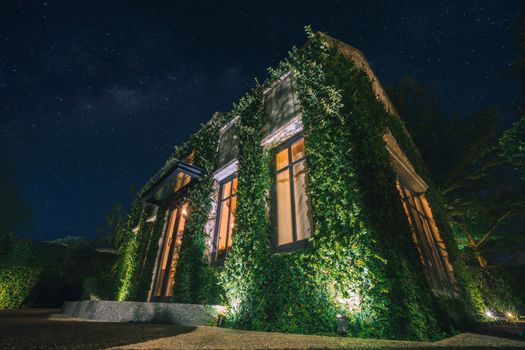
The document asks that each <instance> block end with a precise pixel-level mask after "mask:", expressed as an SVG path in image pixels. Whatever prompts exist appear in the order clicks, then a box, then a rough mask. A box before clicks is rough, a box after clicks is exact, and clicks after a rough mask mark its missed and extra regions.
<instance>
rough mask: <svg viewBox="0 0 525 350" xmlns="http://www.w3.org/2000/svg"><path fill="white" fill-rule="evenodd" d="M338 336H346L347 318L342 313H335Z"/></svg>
mask: <svg viewBox="0 0 525 350" xmlns="http://www.w3.org/2000/svg"><path fill="white" fill-rule="evenodd" d="M336 334H337V335H338V336H342V337H344V336H346V335H347V334H348V318H347V317H346V316H344V315H340V314H338V315H337V330H336Z"/></svg>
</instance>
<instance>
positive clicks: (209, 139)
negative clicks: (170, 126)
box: [173, 117, 225, 304]
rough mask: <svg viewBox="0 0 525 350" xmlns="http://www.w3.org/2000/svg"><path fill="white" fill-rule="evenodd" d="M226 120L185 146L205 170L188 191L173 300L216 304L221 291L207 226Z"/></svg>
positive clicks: (211, 124) (215, 122)
mask: <svg viewBox="0 0 525 350" xmlns="http://www.w3.org/2000/svg"><path fill="white" fill-rule="evenodd" d="M224 121H225V120H224V118H223V117H217V118H214V119H212V120H211V121H210V122H209V123H208V124H206V125H205V126H204V127H203V128H201V129H200V130H199V132H197V133H196V134H194V135H193V136H192V138H191V139H190V140H189V142H188V144H187V145H186V147H185V149H186V153H185V154H184V155H182V154H181V156H180V157H181V158H182V157H183V156H185V155H187V154H188V153H189V152H190V151H191V150H194V151H195V159H194V165H195V166H197V167H199V168H201V169H202V170H203V174H204V176H203V178H202V179H200V180H199V181H198V183H196V184H193V186H191V187H190V188H189V190H188V194H187V196H186V197H185V201H186V202H187V203H189V207H188V218H187V220H186V222H185V225H184V235H183V236H182V246H181V253H180V256H179V260H178V263H177V270H176V276H175V283H174V286H173V300H174V301H177V302H184V303H202V304H217V303H219V302H220V294H221V291H220V288H219V285H218V283H217V274H216V271H214V270H213V268H212V267H211V266H210V264H209V257H208V256H207V254H206V252H207V243H208V240H209V238H210V237H208V235H207V234H206V232H205V230H204V226H205V225H206V223H207V222H208V215H209V212H210V205H211V200H212V198H211V193H212V192H213V171H214V166H215V163H216V153H217V145H218V136H219V129H220V127H221V126H223V124H224Z"/></svg>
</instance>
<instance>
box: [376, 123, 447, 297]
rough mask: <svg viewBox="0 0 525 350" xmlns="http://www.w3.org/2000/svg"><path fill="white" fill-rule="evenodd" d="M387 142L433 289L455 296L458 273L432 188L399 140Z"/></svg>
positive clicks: (413, 234)
mask: <svg viewBox="0 0 525 350" xmlns="http://www.w3.org/2000/svg"><path fill="white" fill-rule="evenodd" d="M384 139H385V141H386V147H387V150H388V152H389V153H390V158H391V161H392V167H393V168H394V172H395V173H396V175H397V189H398V190H399V194H400V196H401V200H402V203H403V208H404V210H405V214H406V216H407V220H408V223H409V226H410V229H411V231H412V240H413V241H414V244H415V246H416V249H417V251H418V253H419V259H420V260H421V263H422V264H423V266H424V269H425V274H426V275H427V279H428V281H429V284H430V287H431V288H432V290H433V291H434V292H436V293H439V294H445V295H453V294H454V292H455V286H456V282H455V278H454V272H453V269H452V265H451V264H450V261H449V258H448V252H447V248H446V246H445V242H443V240H442V239H441V235H440V233H439V229H438V227H437V225H436V222H435V220H434V215H433V213H432V209H431V208H430V204H429V202H428V199H427V196H426V192H427V190H428V186H427V184H426V183H425V181H424V180H423V179H422V178H421V177H420V176H419V175H418V174H417V172H416V171H415V169H414V167H413V166H412V164H411V163H410V161H409V160H408V158H407V156H406V155H405V154H404V153H403V151H402V150H401V148H400V147H399V145H398V144H397V141H396V140H395V138H394V137H393V136H392V135H391V134H389V133H388V134H385V135H384Z"/></svg>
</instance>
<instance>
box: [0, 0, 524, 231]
mask: <svg viewBox="0 0 525 350" xmlns="http://www.w3.org/2000/svg"><path fill="white" fill-rule="evenodd" d="M71 3H76V2H71V1H67V2H55V1H45V2H37V1H31V2H30V1H27V2H26V1H20V2H18V1H2V2H1V4H0V43H1V44H0V108H1V110H0V126H1V128H0V148H1V149H2V151H3V152H6V153H7V155H8V160H2V161H3V162H4V165H5V166H8V167H9V171H10V176H12V178H13V179H14V180H15V181H16V182H17V184H18V186H19V187H20V188H21V189H22V193H23V195H24V197H25V198H26V200H27V202H28V204H29V205H30V207H31V208H32V209H33V221H32V223H31V225H29V226H28V227H26V228H25V231H24V232H21V233H22V234H25V235H30V236H32V237H37V238H42V239H52V238H56V237H61V236H65V235H88V236H89V235H91V236H92V235H94V232H95V228H96V227H97V226H100V225H101V223H102V222H103V216H104V214H105V213H106V212H107V211H108V210H109V208H110V207H111V206H112V205H113V204H115V203H117V202H119V203H122V204H124V205H128V204H129V202H130V201H131V198H132V191H133V189H137V188H138V187H140V186H141V185H142V184H144V183H145V182H146V181H147V180H148V179H149V178H150V177H151V176H152V175H154V173H155V172H156V171H157V170H158V168H159V167H160V166H161V165H162V164H163V163H164V160H165V159H166V158H167V156H168V155H169V154H170V153H171V151H172V149H173V147H174V146H175V145H176V144H180V143H181V142H183V141H184V140H185V139H186V138H187V137H188V136H189V135H190V134H191V133H192V132H195V131H196V130H197V129H198V127H199V125H200V124H201V123H203V122H206V121H207V120H208V119H209V118H210V116H211V114H212V113H213V112H214V111H228V110H230V109H231V106H232V103H233V102H235V101H236V100H238V98H239V97H240V96H242V95H243V94H244V92H245V91H247V90H248V89H249V88H250V87H251V86H252V85H253V82H254V80H253V79H254V77H258V78H260V79H264V78H265V77H266V76H267V74H266V68H267V67H268V66H271V65H275V64H277V62H278V61H279V60H280V59H282V58H283V57H284V56H285V55H286V53H287V51H288V50H289V49H290V48H291V47H292V46H294V45H295V46H300V45H302V44H303V43H304V41H305V34H304V30H303V27H304V26H305V25H307V24H310V25H312V26H313V28H314V30H322V31H326V32H328V33H329V34H331V35H332V36H335V37H337V38H338V39H340V40H342V41H345V42H347V43H349V44H350V45H353V46H355V47H357V48H359V49H361V50H362V51H363V52H364V54H365V55H366V57H367V58H368V60H369V61H370V63H371V65H372V68H373V69H374V70H375V72H376V74H377V75H378V77H379V79H380V80H381V81H382V82H383V83H384V84H395V83H397V82H398V81H399V80H400V79H401V78H402V77H404V76H412V77H414V78H415V79H416V80H419V81H421V82H424V83H435V84H437V86H438V87H439V89H440V90H439V91H440V92H441V98H442V101H443V103H444V107H445V109H446V111H447V112H448V113H449V114H451V115H456V116H458V117H462V116H465V115H467V114H468V113H470V112H471V111H472V110H474V109H476V108H479V107H481V106H487V105H492V106H496V107H497V108H499V109H500V110H501V112H502V115H503V118H504V121H505V123H507V124H508V123H510V121H511V120H512V119H513V118H514V117H515V114H516V109H517V108H518V106H520V105H521V104H522V92H521V90H520V87H521V85H520V81H519V80H518V78H517V77H516V76H514V73H513V70H512V63H513V62H515V61H516V60H517V59H518V57H519V50H518V48H517V43H516V41H517V40H516V35H517V33H516V32H517V28H516V26H517V22H518V20H519V19H520V15H521V11H522V8H521V6H522V5H521V4H520V2H518V1H510V0H509V1H472V2H466V1H443V2H433V1H424V2H421V1H393V2H386V1H385V2H382V1H381V2H380V1H366V2H365V1H363V2H351V1H319V2H313V1H286V2H285V1H250V2H248V1H244V2H239V1H235V2H234V1H231V2H228V3H229V4H223V2H219V1H209V3H207V2H199V1H177V2H165V3H163V4H162V3H160V2H158V3H157V2H155V5H149V4H148V5H146V4H144V2H142V4H141V3H140V2H136V4H135V5H132V2H119V3H118V4H117V2H116V1H100V2H85V4H77V5H74V4H71ZM79 3H80V2H79ZM175 3H176V4H175ZM224 3H225V2H224Z"/></svg>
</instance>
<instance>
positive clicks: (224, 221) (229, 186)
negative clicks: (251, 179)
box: [215, 175, 237, 261]
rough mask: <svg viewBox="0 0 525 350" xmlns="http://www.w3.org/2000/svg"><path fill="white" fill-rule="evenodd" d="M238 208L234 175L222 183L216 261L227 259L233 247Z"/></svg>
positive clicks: (218, 213) (216, 232)
mask: <svg viewBox="0 0 525 350" xmlns="http://www.w3.org/2000/svg"><path fill="white" fill-rule="evenodd" d="M236 207H237V176H236V175H233V176H230V177H228V178H226V179H225V180H223V181H222V182H221V186H220V190H219V202H218V212H217V218H218V221H217V225H216V226H215V237H216V238H215V247H216V248H215V260H217V261H223V260H224V259H226V256H227V254H228V250H229V249H230V248H231V246H232V234H233V228H234V226H235V209H236Z"/></svg>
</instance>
